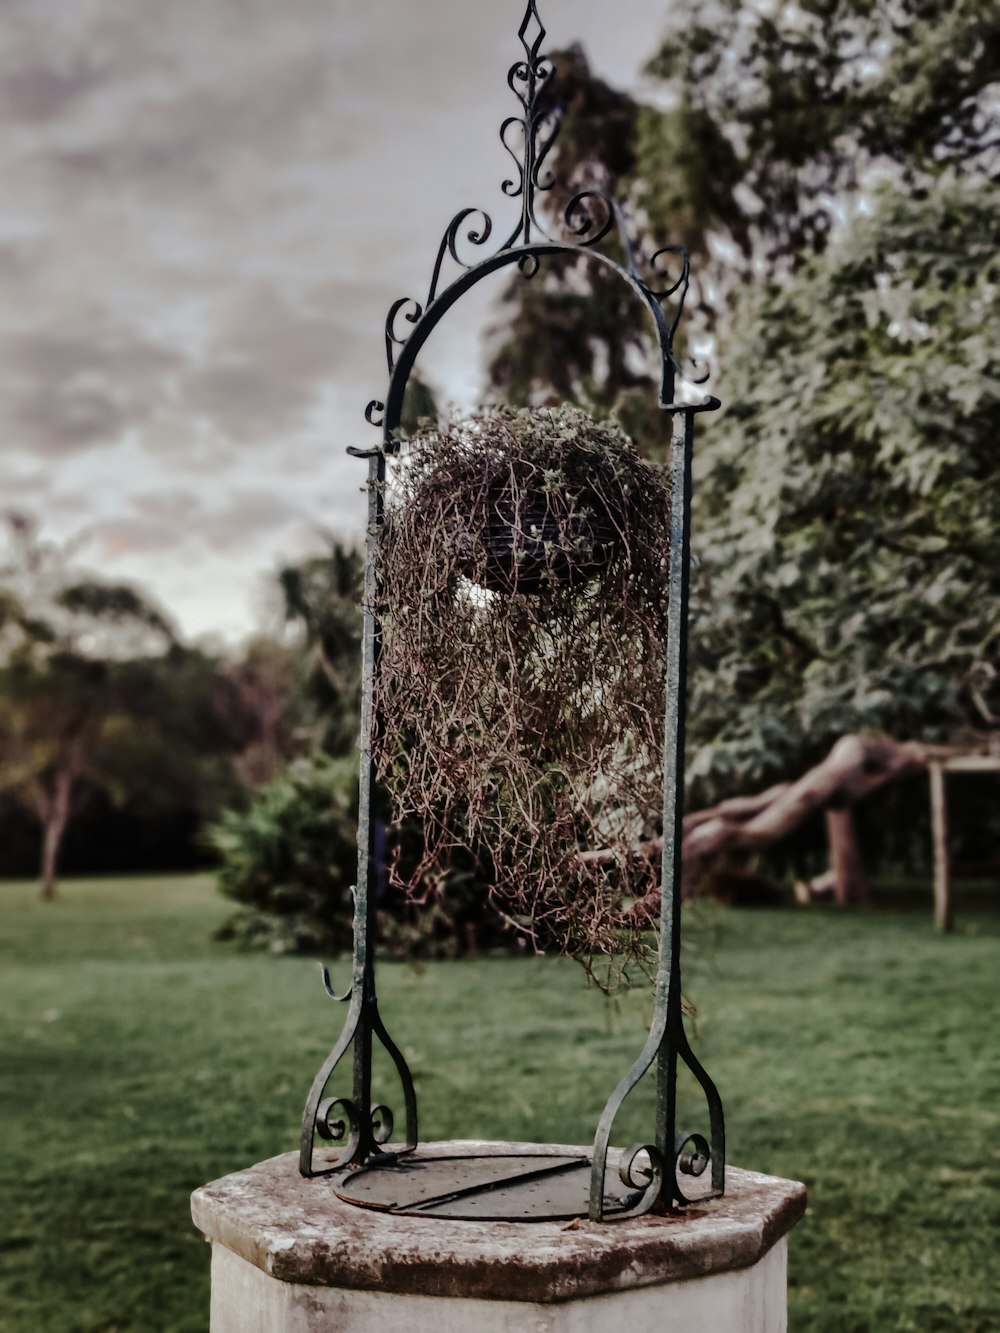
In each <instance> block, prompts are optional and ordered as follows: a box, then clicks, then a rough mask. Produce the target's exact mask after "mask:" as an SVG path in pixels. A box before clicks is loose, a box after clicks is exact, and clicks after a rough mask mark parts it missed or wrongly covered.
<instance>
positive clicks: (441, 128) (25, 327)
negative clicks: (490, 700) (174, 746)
mask: <svg viewBox="0 0 1000 1333" xmlns="http://www.w3.org/2000/svg"><path fill="white" fill-rule="evenodd" d="M523 12H524V0H367V3H365V4H361V3H347V0H171V3H169V4H162V3H156V4H154V3H152V0H73V2H72V4H67V3H66V0H7V3H6V4H5V5H4V17H3V25H2V31H0V174H2V179H3V182H4V189H3V198H2V202H0V431H2V437H0V438H2V439H3V447H2V448H0V497H2V498H0V506H2V508H3V510H4V511H10V510H15V511H17V512H20V513H24V514H27V515H30V516H32V517H34V518H35V519H36V520H37V522H38V523H39V525H40V528H41V531H42V533H43V535H44V536H46V537H50V538H52V539H55V540H58V541H60V542H63V541H72V543H73V550H74V551H75V553H76V555H75V558H76V559H77V560H78V562H79V563H81V564H82V565H85V566H86V567H88V568H89V569H91V570H93V571H95V572H97V573H99V574H100V575H101V576H103V577H105V578H107V579H111V580H126V581H137V582H139V583H141V584H142V585H143V586H144V587H146V588H147V589H148V590H149V591H150V592H151V593H152V594H153V595H154V597H155V598H156V599H157V600H158V601H159V603H160V604H161V605H162V606H164V607H165V608H166V609H167V610H168V612H169V613H170V614H171V616H172V617H173V618H174V620H175V621H176V623H177V624H178V625H179V627H180V629H181V631H182V632H183V633H184V634H185V635H186V636H188V637H192V638H194V637H202V638H203V637H205V636H209V637H213V636H215V637H218V638H220V639H222V640H227V641H230V642H234V641H237V640H239V639H240V638H241V637H242V636H245V635H246V634H248V633H250V632H252V631H253V630H254V629H255V628H258V627H263V626H264V625H265V623H266V620H267V617H268V615H269V614H273V609H272V610H269V594H268V591H267V590H268V588H270V587H273V573H274V571H275V570H276V569H277V568H278V567H279V566H280V564H281V563H282V562H283V561H286V560H294V559H299V558H302V557H304V556H306V555H308V554H310V553H312V552H315V551H319V550H322V549H323V545H324V542H325V541H326V539H327V535H328V534H330V533H334V534H337V535H339V536H342V537H347V538H358V537H360V535H361V533H362V527H363V514H364V499H363V496H362V494H361V490H360V488H361V486H362V484H363V481H364V478H365V465H364V464H363V463H360V462H358V461H357V460H353V459H351V458H349V457H348V456H347V455H346V453H345V449H346V447H347V445H349V444H355V445H357V444H362V445H367V444H370V443H373V442H374V440H375V439H377V435H376V433H375V432H374V431H373V429H372V428H371V427H370V426H368V425H367V424H366V422H365V420H364V416H363V411H364V406H365V404H366V403H367V402H368V401H369V400H370V399H372V398H376V397H379V398H381V397H383V396H384V388H385V380H386V368H385V352H384V339H383V325H384V320H385V313H386V310H387V308H388V306H389V305H390V304H391V303H392V301H394V300H395V299H396V298H397V297H399V296H403V295H409V294H413V295H417V296H419V295H421V294H422V293H423V292H425V291H426V288H427V284H428V281H429V277H430V271H431V267H432V265H433V260H434V257H435V254H436V252H437V246H438V242H439V240H440V238H441V235H442V233H443V231H444V228H445V226H446V225H447V223H448V221H449V220H450V218H451V217H452V216H453V215H454V213H456V212H457V211H458V209H459V208H462V207H466V206H474V205H475V206H480V205H481V206H484V207H486V208H487V209H488V210H491V211H494V220H495V221H498V219H499V218H502V217H503V216H505V211H506V212H509V210H510V208H511V207H512V205H511V204H510V202H509V201H506V200H504V198H503V196H502V194H501V192H500V182H501V181H502V180H503V179H504V177H505V176H506V175H507V174H508V173H509V167H510V163H509V159H508V158H507V156H506V153H505V151H504V149H503V148H502V147H501V145H500V143H499V140H498V138H497V130H498V127H499V124H500V121H501V120H502V119H503V118H504V117H505V116H506V115H509V114H513V112H514V111H515V109H516V103H514V99H513V97H512V95H511V93H510V91H509V89H508V88H507V84H506V72H507V69H508V66H509V65H510V64H511V63H512V62H513V61H514V60H515V59H516V58H517V57H518V56H519V55H520V54H521V48H520V45H519V43H518V40H517V28H518V26H519V24H520V21H521V17H522V15H523ZM541 13H542V18H543V21H544V23H545V25H546V27H547V29H548V32H549V38H548V40H547V42H546V46H547V47H548V48H549V49H553V48H555V47H557V46H559V45H565V44H568V43H569V42H572V41H579V42H581V44H582V45H583V47H584V49H585V50H586V52H587V54H588V57H589V58H590V60H591V63H592V65H593V66H594V67H595V69H596V70H597V72H598V73H599V74H601V75H602V76H603V77H605V78H606V79H608V80H610V81H611V82H613V83H615V84H617V85H619V86H623V87H635V86H636V84H637V80H638V79H639V77H640V70H641V65H642V63H643V61H644V60H645V59H646V58H647V57H648V56H649V54H650V53H651V51H652V50H653V47H654V45H655V42H656V37H657V35H658V17H659V15H660V14H661V13H662V10H661V8H660V5H659V3H657V0H615V3H614V4H609V3H608V2H607V0H601V2H599V0H543V3H542V5H541ZM483 285H484V286H486V284H483ZM488 299H489V297H486V298H482V299H479V298H477V299H471V298H470V300H469V302H468V308H467V309H465V310H462V312H461V314H459V311H460V309H461V307H456V310H455V315H454V317H450V318H449V319H448V320H445V321H444V322H443V324H442V325H441V326H440V327H439V329H438V330H437V331H436V332H435V334H434V335H433V337H432V339H431V341H430V342H429V343H428V346H427V348H426V349H425V352H424V353H423V354H422V358H421V368H422V369H423V370H424V373H425V374H426V375H427V376H428V378H430V380H431V382H432V383H433V384H435V386H436V387H437V388H438V389H439V391H440V392H442V394H443V396H444V397H445V398H447V399H450V400H453V401H455V402H457V403H460V404H462V405H465V406H468V405H471V404H472V403H473V402H475V400H476V397H477V395H478V393H479V392H480V388H481V384H480V375H481V367H480V357H479V355H478V335H479V333H480V332H481V330H482V328H483V327H484V325H485V324H488V323H489V320H490V313H489V309H488V304H487V303H488Z"/></svg>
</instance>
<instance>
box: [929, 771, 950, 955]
mask: <svg viewBox="0 0 1000 1333" xmlns="http://www.w3.org/2000/svg"><path fill="white" fill-rule="evenodd" d="M927 771H928V772H929V773H930V778H931V832H932V835H933V838H934V924H935V926H936V927H937V928H938V930H940V931H945V932H947V931H950V930H951V929H952V927H953V925H954V917H953V914H952V906H951V867H950V865H949V864H948V805H947V801H946V799H945V789H944V765H943V764H940V763H931V764H929V765H928V770H927Z"/></svg>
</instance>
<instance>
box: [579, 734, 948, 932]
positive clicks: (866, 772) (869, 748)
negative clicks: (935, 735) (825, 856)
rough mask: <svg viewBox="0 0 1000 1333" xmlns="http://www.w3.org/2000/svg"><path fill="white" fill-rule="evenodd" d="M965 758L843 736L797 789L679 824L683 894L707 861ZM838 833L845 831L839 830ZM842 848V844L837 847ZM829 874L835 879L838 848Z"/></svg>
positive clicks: (651, 850) (639, 906) (649, 846)
mask: <svg viewBox="0 0 1000 1333" xmlns="http://www.w3.org/2000/svg"><path fill="white" fill-rule="evenodd" d="M964 753H966V747H960V746H949V745H926V744H924V743H923V742H921V741H894V740H891V739H890V738H889V737H887V736H843V737H841V739H840V740H839V741H837V743H836V745H834V747H833V749H832V750H831V751H830V753H829V754H828V755H827V757H826V758H825V759H824V760H823V761H822V763H819V764H817V765H816V767H815V768H812V769H810V770H809V772H808V773H806V774H804V775H803V776H802V777H801V778H799V779H798V781H796V782H786V783H781V784H779V785H778V786H775V787H770V788H768V790H767V791H764V792H761V793H760V795H758V796H737V797H733V798H731V799H730V800H727V801H722V802H720V803H719V804H718V805H716V806H713V807H711V809H708V810H698V811H695V812H694V813H692V814H690V815H687V816H686V817H685V819H684V843H683V848H682V863H683V867H684V885H685V894H686V895H688V894H691V893H693V892H694V891H695V889H696V886H697V885H698V883H699V882H700V881H701V880H702V879H703V877H704V872H705V870H706V868H707V865H708V863H709V862H710V861H713V860H714V859H715V858H716V857H718V856H720V855H722V854H723V853H725V852H734V851H739V852H753V851H760V850H762V849H763V848H765V847H770V846H771V845H772V844H773V843H776V842H780V841H781V839H782V838H786V837H787V836H788V835H789V834H790V833H792V832H793V831H794V830H795V829H796V828H798V826H799V825H800V824H801V823H802V822H803V821H804V820H805V819H807V818H808V817H809V816H810V815H811V814H813V813H815V812H817V811H831V812H835V811H838V810H839V811H845V812H847V813H848V814H849V813H850V807H851V806H852V805H854V804H855V803H856V802H857V801H860V800H863V799H864V798H865V797H866V796H869V795H871V793H872V792H874V791H877V790H878V789H879V788H880V787H884V786H885V785H886V784H887V783H890V782H897V781H899V779H901V778H906V777H911V776H913V775H914V774H917V773H921V772H924V771H925V770H926V768H927V766H928V764H930V763H931V762H932V761H935V760H944V759H950V758H952V757H953V756H955V755H957V754H964ZM838 831H839V832H842V831H843V830H842V829H841V830H838ZM841 842H843V839H841ZM831 847H832V849H834V870H835V871H836V851H835V847H836V844H834V843H833V841H832V840H831ZM662 848H663V839H662V838H654V839H651V840H650V841H648V842H646V843H643V844H642V846H641V847H639V848H637V849H636V851H637V854H639V855H644V856H650V857H652V856H657V855H659V853H660V852H661V851H662ZM581 856H582V857H583V859H584V860H585V861H588V862H590V863H597V864H603V863H605V862H607V861H610V860H611V859H612V858H611V854H610V853H608V852H605V851H603V850H595V851H588V852H582V853H581ZM633 912H634V914H635V915H636V916H638V917H639V918H640V919H642V920H653V919H654V918H655V917H656V915H657V914H658V912H659V890H657V892H656V893H655V894H651V895H649V896H648V897H646V898H643V899H642V900H641V901H640V902H638V903H636V905H635V907H634V908H633Z"/></svg>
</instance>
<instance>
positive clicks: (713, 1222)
mask: <svg viewBox="0 0 1000 1333" xmlns="http://www.w3.org/2000/svg"><path fill="white" fill-rule="evenodd" d="M463 1146H466V1145H462V1144H456V1143H448V1144H436V1145H424V1146H422V1147H421V1149H420V1152H421V1153H422V1154H430V1153H434V1152H440V1153H454V1152H455V1151H456V1149H458V1150H461V1148H462V1147H463ZM467 1146H469V1147H471V1146H473V1145H467ZM474 1146H475V1148H476V1151H477V1152H483V1151H484V1149H488V1147H489V1146H490V1145H484V1144H481V1143H476V1144H475V1145H474ZM495 1146H496V1147H497V1148H498V1149H499V1148H500V1147H501V1145H495ZM502 1146H503V1147H504V1148H506V1149H508V1150H509V1147H510V1145H502ZM804 1210H805V1188H804V1187H803V1186H802V1185H800V1184H797V1183H795V1182H794V1181H789V1180H780V1179H777V1178H776V1177H774V1176H762V1175H758V1174H756V1173H755V1172H753V1171H741V1170H739V1169H737V1168H735V1167H733V1168H729V1169H728V1170H727V1172H726V1195H725V1197H724V1198H722V1199H716V1200H712V1201H710V1202H706V1203H700V1204H697V1205H695V1206H692V1207H690V1208H688V1209H686V1210H685V1212H684V1213H683V1214H678V1215H676V1216H670V1217H659V1216H657V1217H649V1216H647V1217H641V1218H636V1219H634V1220H631V1221H619V1222H608V1223H594V1222H590V1221H588V1220H587V1219H586V1218H585V1217H583V1218H580V1219H577V1220H575V1221H573V1222H570V1223H568V1224H567V1223H562V1224H560V1223H555V1222H522V1223H512V1222H472V1221H452V1220H447V1219H443V1218H435V1217H413V1216H396V1215H393V1214H390V1213H384V1212H377V1211H373V1210H370V1209H366V1208H358V1207H355V1206H353V1205H351V1204H346V1203H343V1202H341V1201H340V1200H339V1199H338V1198H337V1196H336V1195H335V1194H334V1192H333V1189H332V1187H331V1182H330V1180H329V1179H313V1180H306V1179H303V1177H302V1176H300V1175H299V1171H298V1154H297V1153H287V1154H285V1155H283V1156H281V1157H273V1158H271V1159H270V1160H269V1161H267V1162H261V1163H259V1164H258V1165H257V1166H253V1167H250V1168H249V1169H248V1170H246V1171H238V1172H236V1173H235V1174H234V1175H231V1176H226V1177H224V1178H223V1179H222V1180H217V1181H215V1182H213V1183H212V1184H211V1185H205V1186H203V1187H202V1188H201V1189H199V1190H196V1191H195V1193H194V1195H193V1197H192V1215H193V1217H194V1221H195V1224H196V1225H197V1226H198V1227H199V1229H200V1230H201V1231H202V1232H204V1234H205V1236H206V1238H207V1239H208V1240H209V1241H211V1242H212V1319H211V1328H212V1333H313V1331H314V1330H320V1329H322V1330H327V1329H329V1330H337V1333H397V1331H398V1333H425V1331H426V1333H431V1331H433V1333H597V1331H598V1330H599V1331H600V1333H611V1331H612V1330H619V1329H622V1330H627V1333H646V1330H649V1331H650V1333H652V1330H654V1329H655V1330H656V1333H783V1331H784V1330H785V1328H786V1322H787V1321H786V1277H785V1257H786V1246H787V1241H786V1236H787V1233H788V1231H789V1230H790V1229H791V1228H792V1227H793V1226H794V1225H795V1223H796V1222H797V1221H798V1220H799V1218H800V1217H801V1216H802V1214H803V1212H804Z"/></svg>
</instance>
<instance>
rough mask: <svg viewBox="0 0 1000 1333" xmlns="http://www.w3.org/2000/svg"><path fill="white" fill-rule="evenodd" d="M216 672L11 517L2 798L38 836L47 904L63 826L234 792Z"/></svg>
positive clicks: (0, 707)
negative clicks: (105, 807) (128, 807)
mask: <svg viewBox="0 0 1000 1333" xmlns="http://www.w3.org/2000/svg"><path fill="white" fill-rule="evenodd" d="M220 689H223V690H224V689H225V683H224V681H222V680H221V678H220V676H219V673H218V671H217V668H216V665H215V664H214V663H213V662H211V661H210V660H209V659H207V658H205V657H203V655H201V654H199V653H196V652H191V651H189V650H185V649H184V648H182V646H181V645H180V644H179V643H178V642H177V639H176V637H175V635H174V632H173V630H172V628H171V626H170V625H169V623H168V622H167V620H166V619H165V617H164V616H163V615H162V613H161V612H160V611H158V610H157V608H156V607H154V606H153V605H152V604H151V603H150V602H149V601H147V600H146V598H144V597H143V596H142V595H141V594H140V593H139V592H137V591H136V590H135V589H134V588H131V587H128V586H125V585H121V584H110V583H105V582H101V581H99V580H96V579H93V578H90V577H87V576H86V575H84V574H83V573H81V571H80V570H78V569H76V568H75V567H74V566H73V564H72V561H71V559H70V556H69V554H68V553H67V551H66V550H64V549H62V548H60V547H58V546H55V545H53V544H51V543H46V542H43V541H40V540H39V539H38V537H37V534H36V532H35V530H34V528H33V526H32V525H31V524H30V523H29V522H27V521H26V520H24V519H18V518H15V519H13V520H11V521H10V523H9V525H8V546H7V551H6V554H5V557H4V559H3V561H2V563H0V788H2V789H3V790H4V791H5V792H6V793H7V794H8V795H9V796H11V797H13V798H14V799H16V800H17V801H18V802H19V804H20V805H21V806H22V807H23V808H24V809H26V810H27V811H29V812H30V813H31V814H32V815H33V816H34V817H35V819H36V820H37V822H38V825H39V827H40V829H41V833H42V851H41V866H40V878H41V884H42V896H43V897H44V898H47V899H51V898H53V897H54V896H55V888H56V878H57V874H58V868H59V857H60V852H61V849H62V846H63V840H64V837H65V834H66V830H67V827H68V825H69V823H70V821H71V819H72V818H73V817H74V815H76V814H77V813H78V812H79V811H80V810H81V809H82V808H83V806H84V805H85V804H86V802H87V800H88V798H89V797H91V796H93V795H94V793H96V792H103V793H104V794H105V795H106V796H108V797H110V798H111V800H112V802H114V803H119V804H124V803H126V802H133V803H134V802H136V801H137V800H139V801H145V802H146V803H147V804H150V805H153V806H155V805H157V804H158V805H160V806H161V807H162V805H163V804H164V802H165V801H169V799H171V798H172V799H174V800H175V801H176V800H177V799H179V798H180V797H182V798H183V800H184V801H186V802H188V803H191V804H194V805H199V804H204V803H208V804H210V803H211V802H210V801H209V800H207V798H208V797H209V796H210V795H211V794H213V793H217V792H218V791H219V789H220V788H224V787H226V786H228V787H230V788H231V787H232V782H231V780H229V781H227V779H228V778H229V763H228V760H227V759H225V758H224V752H225V751H226V750H227V749H232V748H234V745H235V744H238V739H237V738H236V737H234V736H233V735H232V734H231V727H230V726H229V723H228V722H227V720H226V710H225V709H224V708H222V707H220V700H219V698H218V697H217V696H218V693H219V690H220Z"/></svg>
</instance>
